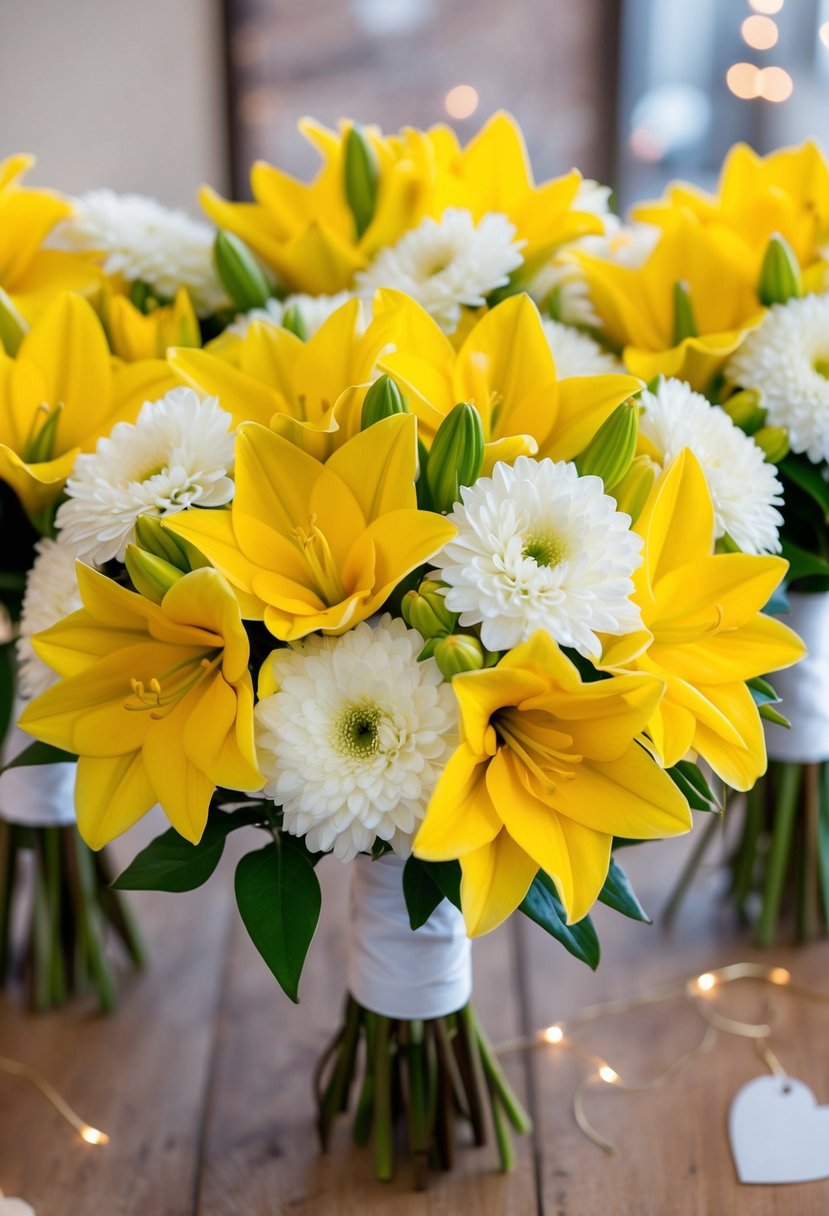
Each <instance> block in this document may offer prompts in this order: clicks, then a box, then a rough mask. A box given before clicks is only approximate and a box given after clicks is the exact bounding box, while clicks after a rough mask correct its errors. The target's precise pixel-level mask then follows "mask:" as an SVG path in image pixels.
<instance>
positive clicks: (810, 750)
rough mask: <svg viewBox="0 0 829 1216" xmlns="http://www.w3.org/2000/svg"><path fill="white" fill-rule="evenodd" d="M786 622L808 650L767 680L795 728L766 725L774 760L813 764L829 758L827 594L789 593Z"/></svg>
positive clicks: (769, 747)
mask: <svg viewBox="0 0 829 1216" xmlns="http://www.w3.org/2000/svg"><path fill="white" fill-rule="evenodd" d="M789 604H790V608H791V611H790V612H789V614H788V615H787V616H786V617H785V618H784V619H785V623H786V624H787V625H789V626H790V627H791V628H792V629H794V631H795V633H799V634H800V636H801V637H802V638H803V641H804V642H805V643H806V646H807V647H808V653H807V655H806V657H805V658H804V659H802V660H801V661H800V662H799V663H796V664H795V666H794V667H787V668H786V670H785V671H775V672H773V673H772V675H771V676H770V677H769V678H770V680H771V682H772V684H773V685H774V688H775V690H776V692H777V694H778V696H779V697H780V698H781V703H780V705H779V706H776V707H775V708H777V709H779V710H780V712H781V713H782V714H783V716H784V717H785V718H788V719H789V721H790V722H791V724H792V725H791V729H790V730H787V729H786V728H785V727H784V726H777V725H775V724H774V723H773V722H766V723H765V727H766V747H767V748H768V754H769V759H770V760H784V761H786V762H788V763H793V764H815V763H817V762H818V761H820V760H829V593H824V594H821V595H798V594H796V593H794V594H790V595H789Z"/></svg>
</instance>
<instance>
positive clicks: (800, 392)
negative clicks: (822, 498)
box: [725, 296, 829, 464]
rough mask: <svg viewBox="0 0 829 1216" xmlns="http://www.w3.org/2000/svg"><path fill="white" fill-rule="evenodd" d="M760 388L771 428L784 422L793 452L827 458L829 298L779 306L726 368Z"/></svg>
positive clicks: (736, 380) (734, 378)
mask: <svg viewBox="0 0 829 1216" xmlns="http://www.w3.org/2000/svg"><path fill="white" fill-rule="evenodd" d="M725 375H726V379H728V380H729V381H730V382H731V383H732V384H739V385H740V386H741V388H752V389H756V390H757V392H759V393H760V398H761V400H760V404H761V405H762V406H763V407H764V408H765V409H766V411H767V422H768V425H769V426H784V427H786V428H787V429H788V432H789V445H790V447H791V449H792V451H793V452H805V453H806V455H807V456H808V457H809V459H810V460H811V461H813V462H814V463H815V464H819V463H820V461H822V460H829V379H827V376H829V296H803V298H802V299H799V300H789V302H788V303H787V304H775V305H774V306H773V307H772V308H770V309H769V311H768V312H767V313H766V315H765V317H764V318H763V320H762V322H761V324H760V325H759V326H758V327H757V328H756V329H753V330H751V331H750V333H748V334H747V336H746V337H745V338H744V339H743V342H742V344H741V346H740V347H739V349H738V350H737V352H736V354H734V355H732V357H731V359H730V360H729V362H728V365H727V367H726V369H725Z"/></svg>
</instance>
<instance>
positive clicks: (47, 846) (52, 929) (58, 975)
mask: <svg viewBox="0 0 829 1216" xmlns="http://www.w3.org/2000/svg"><path fill="white" fill-rule="evenodd" d="M60 831H61V829H60V828H59V827H47V828H42V829H41V832H42V836H41V845H42V849H43V862H44V871H45V875H46V884H45V885H46V901H47V907H48V913H49V939H50V941H49V956H50V957H49V961H50V966H49V990H50V991H49V1004H50V1006H52V1007H57V1006H60V1005H64V1004H65V1003H66V997H67V991H66V964H65V961H64V957H63V942H62V937H61V924H62V920H63V916H64V907H63V883H62V881H61V870H62V867H61V862H60V835H59V833H60Z"/></svg>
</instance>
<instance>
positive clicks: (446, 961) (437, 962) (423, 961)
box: [348, 853, 472, 1020]
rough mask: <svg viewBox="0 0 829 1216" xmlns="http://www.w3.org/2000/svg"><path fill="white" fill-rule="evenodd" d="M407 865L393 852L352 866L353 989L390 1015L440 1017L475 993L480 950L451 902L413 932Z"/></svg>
mask: <svg viewBox="0 0 829 1216" xmlns="http://www.w3.org/2000/svg"><path fill="white" fill-rule="evenodd" d="M403 864H404V863H403V861H402V860H401V859H400V858H399V857H397V856H396V855H395V854H393V853H389V854H387V855H386V856H385V857H381V858H379V859H378V860H377V861H372V860H371V858H370V857H364V856H363V857H357V858H355V860H354V861H353V863H352V869H351V873H352V877H351V936H350V942H349V954H348V988H349V991H350V992H351V995H352V996H353V997H354V998H355V1000H356V1001H358V1002H359V1004H360V1005H363V1006H364V1007H365V1008H366V1009H370V1010H372V1011H373V1012H374V1013H380V1014H382V1015H383V1016H384V1017H387V1018H403V1019H406V1020H411V1019H413V1018H417V1019H420V1018H440V1017H445V1016H446V1015H447V1014H449V1013H455V1012H456V1011H457V1010H458V1009H461V1008H462V1007H463V1006H464V1005H465V1004H466V1003H467V1002H468V1001H469V998H470V997H471V995H472V951H471V947H470V942H469V938H468V937H467V936H466V927H465V925H464V923H463V917H462V916H461V914H460V912H459V911H458V909H457V908H455V907H453V905H452V904H450V903H449V901H448V900H446V899H444V900H443V902H442V903H441V904H439V905H438V907H437V908H436V909H435V911H434V912H433V913H432V915H431V916H430V917H429V919H428V920H427V922H426V924H425V925H422V926H421V927H420V928H419V929H416V930H415V931H414V932H412V929H411V927H410V926H409V914H408V912H407V911H406V901H405V898H404V896H403Z"/></svg>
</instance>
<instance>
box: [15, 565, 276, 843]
mask: <svg viewBox="0 0 829 1216" xmlns="http://www.w3.org/2000/svg"><path fill="white" fill-rule="evenodd" d="M78 585H79V587H80V591H81V597H82V599H83V605H84V606H83V608H81V609H80V610H79V611H78V612H74V613H72V615H71V616H68V617H66V619H65V620H63V621H60V622H59V623H58V624H57V625H54V626H53V627H52V628H51V629H47V630H46V631H45V632H44V633H40V634H36V635H35V638H34V640H33V645H34V647H35V650H36V651H37V653H38V654H39V655H40V657H41V658H42V659H43V660H44V661H45V662H46V663H47V664H48V665H49V666H50V667H51V668H52V669H53V670H54V671H56V672H57V673H58V675H60V676H61V677H62V678H61V680H60V681H59V682H58V683H57V684H55V685H53V686H52V687H51V688H49V689H47V691H46V692H44V693H43V694H42V695H41V696H39V697H37V698H36V699H35V700H34V701H32V702H31V703H30V704H29V705H28V706H27V707H26V710H25V711H24V713H23V716H22V717H21V719H20V725H21V727H22V728H23V729H24V730H26V731H28V732H29V734H31V735H34V737H35V738H36V739H41V740H43V741H44V742H45V743H51V744H52V745H53V746H55V747H62V748H64V749H65V750H66V751H70V752H74V753H75V754H76V755H77V756H78V757H79V759H78V774H77V780H76V784H75V806H76V810H77V815H78V827H79V829H80V832H81V835H82V836H83V838H84V840H85V841H86V842H87V844H89V846H90V847H91V848H93V849H99V848H101V847H102V846H103V845H105V844H107V842H108V841H110V840H112V839H113V838H114V837H115V836H119V835H120V834H121V833H122V832H125V831H126V830H127V828H129V827H131V826H132V825H133V824H134V823H135V822H136V820H138V819H140V818H141V816H142V815H144V814H146V812H147V811H148V810H149V809H150V807H152V806H154V805H155V803H156V802H160V803H161V805H162V807H163V808H164V811H165V813H166V815H167V818H168V819H169V820H170V822H171V823H172V825H173V827H174V828H175V829H176V831H177V832H179V833H180V834H181V835H182V836H184V837H185V838H186V839H187V840H192V841H194V842H195V841H198V840H199V839H200V838H201V834H202V832H203V831H204V825H205V823H206V822H207V811H208V806H209V804H210V798H211V796H212V794H213V791H214V789H215V787H216V786H217V785H223V786H229V787H230V788H231V789H240V790H246V789H247V790H250V789H259V788H260V786H261V785H262V784H263V780H264V779H263V777H262V775H261V774H260V773H259V771H258V768H257V765H256V749H255V746H254V741H253V686H252V684H251V678H250V674H249V672H248V659H249V646H248V638H247V634H246V633H245V629H244V626H243V624H242V621H241V619H240V616H239V606H238V603H237V601H236V597H235V596H234V594H233V592H232V591H231V589H230V587H229V586H228V585H227V583H226V582H225V580H224V579H223V578H222V577H221V575H219V574H217V573H216V571H215V570H206V569H204V570H194V571H193V572H192V573H191V574H186V575H185V576H184V577H183V578H181V579H180V580H179V581H178V582H177V583H175V584H174V586H172V587H171V588H170V590H169V591H168V592H167V594H166V595H165V596H164V598H163V600H162V601H161V603H160V604H154V603H152V602H151V601H150V600H147V599H144V598H143V597H142V596H140V595H136V594H135V592H133V591H128V590H127V589H126V588H124V587H120V586H118V584H117V583H114V582H113V581H112V580H111V579H109V578H106V577H105V576H104V575H103V574H99V573H98V572H97V571H94V570H91V569H90V568H89V567H87V566H83V565H80V564H79V565H78Z"/></svg>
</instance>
